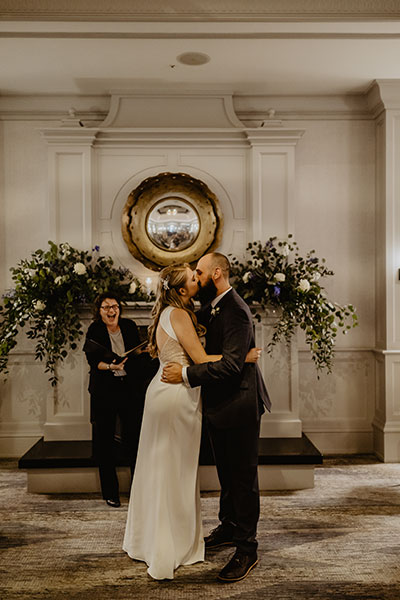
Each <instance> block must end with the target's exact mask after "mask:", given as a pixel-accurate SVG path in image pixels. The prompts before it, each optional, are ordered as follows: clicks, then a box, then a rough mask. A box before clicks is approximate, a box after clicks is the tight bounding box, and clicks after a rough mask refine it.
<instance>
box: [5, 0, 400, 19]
mask: <svg viewBox="0 0 400 600" xmlns="http://www.w3.org/2000/svg"><path fill="white" fill-rule="evenodd" d="M0 15H1V16H0V19H1V20H43V21H48V20H53V21H68V20H69V21H74V20H76V21H201V20H203V21H204V20H205V21H241V22H243V21H249V22H250V21H280V20H284V21H310V20H314V21H322V20H325V21H326V20H329V21H351V20H364V21H365V20H376V19H379V20H381V19H382V20H386V19H400V6H399V2H398V0H385V2H377V1H376V0H246V2H245V3H244V2H243V0H192V1H191V2H187V0H151V2H149V1H148V0H113V2H110V1H109V0H0Z"/></svg>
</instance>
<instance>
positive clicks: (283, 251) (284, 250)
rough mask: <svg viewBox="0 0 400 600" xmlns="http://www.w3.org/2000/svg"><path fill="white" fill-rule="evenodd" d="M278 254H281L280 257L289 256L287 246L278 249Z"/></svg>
mask: <svg viewBox="0 0 400 600" xmlns="http://www.w3.org/2000/svg"><path fill="white" fill-rule="evenodd" d="M278 252H279V254H282V256H289V254H290V249H289V246H288V245H287V244H284V246H282V247H281V248H278Z"/></svg>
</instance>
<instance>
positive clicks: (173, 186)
mask: <svg viewBox="0 0 400 600" xmlns="http://www.w3.org/2000/svg"><path fill="white" fill-rule="evenodd" d="M169 197H175V198H179V199H180V200H182V201H183V202H185V203H187V204H188V205H189V206H190V207H191V208H192V209H193V210H194V211H195V212H196V213H197V214H198V216H199V220H200V228H199V233H198V235H197V237H196V239H195V240H194V241H193V243H192V244H191V245H190V246H189V247H187V248H185V249H183V250H179V251H176V250H168V249H162V248H159V247H158V246H157V245H156V244H155V243H154V242H153V241H152V240H151V239H150V237H149V235H148V234H147V227H146V225H147V219H148V216H149V214H150V213H151V211H152V210H153V208H154V206H155V205H156V204H158V203H159V202H160V201H162V200H166V199H168V198H169ZM222 227H223V215H222V212H221V210H220V207H219V201H218V198H217V197H216V195H215V194H214V193H213V192H212V191H211V190H210V189H209V187H208V186H207V185H206V184H205V183H204V182H203V181H201V180H200V179H196V178H194V177H192V176H191V175H188V174H186V173H159V174H158V175H155V176H154V177H148V178H147V179H145V180H144V181H142V183H140V184H139V185H138V187H137V188H136V189H134V190H133V191H132V192H131V193H130V194H129V196H128V200H127V202H126V204H125V206H124V209H123V212H122V236H123V238H124V241H125V243H126V245H127V246H128V249H129V252H130V253H131V254H132V255H133V256H134V257H135V258H136V259H138V260H139V261H140V262H141V263H142V264H144V265H145V266H146V267H149V268H150V269H152V270H153V271H159V270H160V269H161V268H163V267H165V266H167V265H170V264H172V263H182V262H187V263H195V262H196V261H197V260H198V259H199V258H200V257H201V256H203V254H206V253H207V252H212V251H213V250H215V249H216V248H217V247H218V246H219V244H220V242H221V238H222Z"/></svg>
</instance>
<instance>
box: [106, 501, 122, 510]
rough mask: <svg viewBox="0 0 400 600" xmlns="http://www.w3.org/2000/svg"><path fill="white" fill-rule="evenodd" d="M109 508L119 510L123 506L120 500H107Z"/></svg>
mask: <svg viewBox="0 0 400 600" xmlns="http://www.w3.org/2000/svg"><path fill="white" fill-rule="evenodd" d="M106 502H107V504H108V506H112V507H113V508H119V507H120V506H121V502H120V501H119V500H111V499H109V500H106Z"/></svg>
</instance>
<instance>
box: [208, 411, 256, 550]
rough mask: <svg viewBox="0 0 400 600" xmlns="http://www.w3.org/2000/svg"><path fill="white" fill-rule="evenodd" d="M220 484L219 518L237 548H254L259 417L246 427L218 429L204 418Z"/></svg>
mask: <svg viewBox="0 0 400 600" xmlns="http://www.w3.org/2000/svg"><path fill="white" fill-rule="evenodd" d="M206 423H207V429H208V432H209V435H210V439H211V445H212V448H213V452H214V458H215V464H216V467H217V472H218V478H219V481H220V484H221V496H220V510H219V515H218V516H219V520H220V521H221V523H222V525H223V527H224V528H225V529H226V530H227V531H228V532H232V537H233V543H234V545H235V546H236V547H237V548H238V550H241V551H243V552H244V553H245V554H251V553H252V552H255V551H256V550H257V545H258V544H257V540H256V535H257V523H258V519H259V516H260V493H259V487H258V438H259V434H260V421H257V422H256V423H254V425H251V426H248V427H237V428H229V429H219V428H216V427H214V426H213V425H212V423H211V422H210V421H209V419H206Z"/></svg>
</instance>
